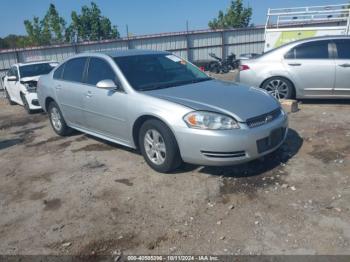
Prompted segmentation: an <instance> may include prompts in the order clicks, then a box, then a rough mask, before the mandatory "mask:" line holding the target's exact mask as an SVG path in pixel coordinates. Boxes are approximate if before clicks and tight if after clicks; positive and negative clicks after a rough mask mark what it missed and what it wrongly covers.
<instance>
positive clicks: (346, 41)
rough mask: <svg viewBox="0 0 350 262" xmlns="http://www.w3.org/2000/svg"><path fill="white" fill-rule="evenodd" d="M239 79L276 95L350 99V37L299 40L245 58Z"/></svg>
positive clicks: (281, 96) (280, 97) (278, 96)
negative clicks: (258, 55) (250, 58)
mask: <svg viewBox="0 0 350 262" xmlns="http://www.w3.org/2000/svg"><path fill="white" fill-rule="evenodd" d="M236 81H238V82H241V83H244V84H247V85H250V86H255V87H261V88H263V89H265V90H266V91H268V92H269V93H270V94H272V95H273V96H275V97H276V98H279V99H283V98H350V84H349V83H350V37H348V36H339V37H338V36H335V37H334V36H333V37H330V36H328V37H317V38H310V39H305V40H300V41H296V42H293V43H290V44H287V45H284V46H282V47H280V48H277V49H274V50H272V51H269V52H267V53H265V54H264V55H262V56H260V57H258V58H256V59H252V60H244V61H242V65H241V70H240V73H239V75H238V77H237V79H236Z"/></svg>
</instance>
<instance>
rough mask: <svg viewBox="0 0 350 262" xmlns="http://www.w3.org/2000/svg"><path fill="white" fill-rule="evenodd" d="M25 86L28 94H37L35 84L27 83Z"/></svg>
mask: <svg viewBox="0 0 350 262" xmlns="http://www.w3.org/2000/svg"><path fill="white" fill-rule="evenodd" d="M24 86H25V87H26V89H27V91H28V92H35V91H36V85H35V84H33V83H30V82H29V83H25V84H24Z"/></svg>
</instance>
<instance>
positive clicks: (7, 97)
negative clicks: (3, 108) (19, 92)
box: [5, 88, 16, 106]
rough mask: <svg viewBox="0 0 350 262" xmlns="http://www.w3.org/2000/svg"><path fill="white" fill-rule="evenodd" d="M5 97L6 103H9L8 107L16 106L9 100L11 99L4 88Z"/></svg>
mask: <svg viewBox="0 0 350 262" xmlns="http://www.w3.org/2000/svg"><path fill="white" fill-rule="evenodd" d="M5 96H6V99H7V101H8V103H9V105H11V106H13V105H15V104H16V103H15V102H13V101H12V100H11V97H10V95H9V93H8V92H7V90H6V88H5Z"/></svg>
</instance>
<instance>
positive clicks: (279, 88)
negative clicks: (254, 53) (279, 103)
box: [262, 77, 294, 99]
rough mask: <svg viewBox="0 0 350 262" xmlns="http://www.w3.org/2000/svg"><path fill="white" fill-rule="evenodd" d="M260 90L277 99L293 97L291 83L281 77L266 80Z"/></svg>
mask: <svg viewBox="0 0 350 262" xmlns="http://www.w3.org/2000/svg"><path fill="white" fill-rule="evenodd" d="M262 88H263V89H265V90H266V91H267V92H268V93H270V94H271V95H272V96H274V97H275V98H277V99H290V98H293V96H294V88H293V84H292V82H290V81H289V80H288V79H286V78H283V77H273V78H270V79H268V80H267V81H265V83H264V84H263V85H262Z"/></svg>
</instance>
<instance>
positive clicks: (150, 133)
mask: <svg viewBox="0 0 350 262" xmlns="http://www.w3.org/2000/svg"><path fill="white" fill-rule="evenodd" d="M139 145H140V150H141V153H142V155H143V157H144V158H145V160H146V162H147V163H148V165H149V166H150V167H152V168H153V169H154V170H156V171H158V172H161V173H168V172H171V171H173V170H175V169H176V168H177V167H179V166H180V164H181V163H182V160H181V156H180V152H179V148H178V145H177V142H176V139H175V136H174V134H173V133H172V131H171V130H170V128H169V127H167V126H166V125H165V124H164V123H163V122H161V121H159V120H156V119H152V120H147V121H146V122H145V123H144V124H143V125H142V127H141V129H140V132H139Z"/></svg>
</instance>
